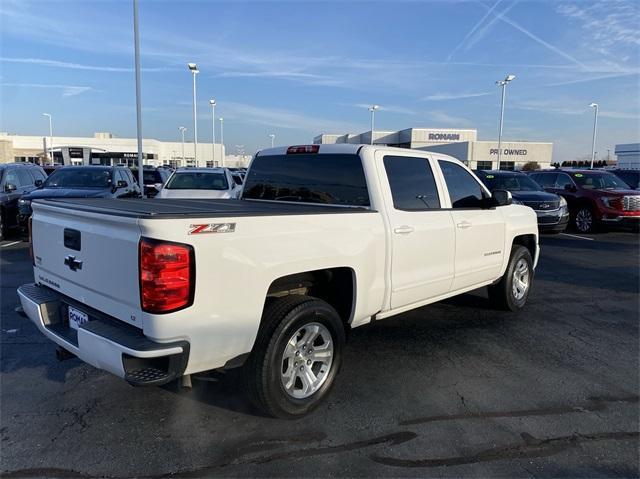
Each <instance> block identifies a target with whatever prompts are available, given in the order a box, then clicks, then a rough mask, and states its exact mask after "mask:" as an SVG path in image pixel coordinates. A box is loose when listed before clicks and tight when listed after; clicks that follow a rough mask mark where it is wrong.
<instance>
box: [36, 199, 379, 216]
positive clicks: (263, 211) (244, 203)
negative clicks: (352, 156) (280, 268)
mask: <svg viewBox="0 0 640 479" xmlns="http://www.w3.org/2000/svg"><path fill="white" fill-rule="evenodd" d="M34 203H36V204H38V203H42V204H46V205H50V206H57V207H60V208H64V209H67V210H77V211H87V212H91V213H100V214H106V215H112V216H126V217H129V218H145V219H153V218H158V219H167V218H206V217H231V216H233V217H237V216H282V215H313V214H325V215H326V214H341V213H371V212H373V210H371V209H368V208H357V207H344V206H331V205H309V204H301V203H285V202H282V201H273V202H270V201H261V200H215V199H193V200H186V199H185V200H182V199H157V198H154V199H149V198H144V199H138V198H128V199H115V198H68V199H48V200H35V201H34Z"/></svg>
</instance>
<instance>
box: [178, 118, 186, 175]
mask: <svg viewBox="0 0 640 479" xmlns="http://www.w3.org/2000/svg"><path fill="white" fill-rule="evenodd" d="M178 130H180V133H182V163H184V164H183V165H182V166H187V163H186V162H185V159H184V132H185V131H187V129H186V128H185V127H184V126H179V127H178Z"/></svg>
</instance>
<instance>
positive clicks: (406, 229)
mask: <svg viewBox="0 0 640 479" xmlns="http://www.w3.org/2000/svg"><path fill="white" fill-rule="evenodd" d="M393 232H394V233H395V234H397V235H406V234H409V233H413V226H407V225H403V226H399V227H398V228H394V230H393Z"/></svg>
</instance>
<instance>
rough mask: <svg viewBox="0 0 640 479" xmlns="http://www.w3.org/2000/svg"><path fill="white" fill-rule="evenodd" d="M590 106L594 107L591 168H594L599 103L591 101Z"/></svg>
mask: <svg viewBox="0 0 640 479" xmlns="http://www.w3.org/2000/svg"><path fill="white" fill-rule="evenodd" d="M589 106H590V107H591V108H593V110H594V115H593V138H592V139H591V169H592V170H593V162H594V161H595V159H596V131H597V129H598V104H597V103H590V104H589Z"/></svg>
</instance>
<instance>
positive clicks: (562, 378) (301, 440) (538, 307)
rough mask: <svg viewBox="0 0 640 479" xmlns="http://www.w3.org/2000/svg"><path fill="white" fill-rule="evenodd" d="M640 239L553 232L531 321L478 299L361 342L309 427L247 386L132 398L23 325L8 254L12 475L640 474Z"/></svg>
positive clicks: (21, 257) (4, 369)
mask: <svg viewBox="0 0 640 479" xmlns="http://www.w3.org/2000/svg"><path fill="white" fill-rule="evenodd" d="M638 238H639V237H638V235H637V234H632V233H626V232H616V233H602V234H597V235H590V236H583V235H576V236H567V235H558V236H552V237H549V236H543V237H542V240H541V245H542V257H541V260H540V264H539V266H538V270H537V274H536V278H535V282H534V286H533V290H532V294H531V296H530V298H529V303H528V305H527V307H526V308H525V310H524V311H522V312H521V313H519V314H512V313H505V312H499V311H495V310H493V309H491V308H490V306H489V305H488V303H487V301H486V294H485V293H484V292H483V291H482V290H480V291H478V292H475V293H474V294H468V295H464V296H461V297H458V298H454V299H451V300H448V301H446V302H443V303H438V304H434V305H431V306H427V307H424V308H421V309H418V310H415V311H412V312H409V313H407V314H403V315H402V316H399V317H396V318H393V319H388V320H383V321H379V322H377V323H376V324H374V325H371V326H365V327H363V328H359V329H356V330H354V331H353V332H352V333H351V334H350V337H349V342H348V346H347V351H346V355H345V360H344V364H343V368H342V371H341V374H340V376H339V377H338V379H337V382H336V384H335V387H334V389H333V392H332V394H331V395H330V397H329V399H328V401H326V402H325V403H324V404H323V405H322V406H321V407H320V408H319V409H317V410H316V411H315V412H313V413H312V414H311V415H310V416H308V417H306V418H304V419H300V420H296V421H284V420H277V419H272V418H267V417H263V416H261V415H259V414H258V413H257V412H256V411H255V410H253V409H252V407H251V406H250V405H249V403H248V401H247V399H246V398H245V396H244V395H243V393H242V390H241V387H240V382H239V380H238V376H237V374H226V375H222V376H219V377H209V378H207V379H208V380H204V379H194V380H193V388H192V389H182V388H180V387H178V386H177V385H169V386H165V387H162V388H133V387H130V386H128V385H127V384H126V383H125V382H123V381H122V380H120V379H118V378H116V377H113V376H111V375H109V374H108V373H104V372H101V371H98V370H96V369H94V368H92V367H90V366H87V365H85V364H83V363H82V362H80V361H79V360H77V359H72V360H68V361H64V362H59V361H57V360H56V359H55V354H54V352H55V347H54V345H53V343H51V342H49V341H48V340H46V339H45V338H44V337H43V336H42V335H41V334H40V333H39V332H38V330H37V329H36V327H35V326H33V325H32V324H31V323H29V322H28V321H27V320H26V319H24V318H22V317H20V316H19V315H18V314H16V313H15V312H14V308H15V306H16V305H17V296H16V293H15V290H16V288H17V287H18V286H19V285H21V284H23V283H26V282H29V281H31V280H32V276H33V275H32V270H31V265H30V260H29V256H28V250H27V248H26V245H25V244H23V243H15V244H10V243H13V242H12V241H5V242H3V243H1V244H0V260H1V265H0V275H1V277H0V286H1V292H2V297H1V310H0V311H1V319H0V327H1V343H0V345H1V349H0V360H1V364H0V471H2V473H1V476H2V477H4V478H19V477H63V478H73V477H78V478H93V477H115V478H125V477H133V476H135V477H178V478H181V477H210V476H224V477H236V476H242V477H247V476H248V477H256V476H278V477H319V476H337V477H345V476H349V477H372V476H382V477H425V476H429V477H524V478H528V477H534V478H538V477H580V478H585V477H638V474H639V472H638V471H639V459H638V446H639V444H638V431H639V427H640V425H639V409H638V406H639V405H638V394H639V361H640V359H639V334H638V333H639V321H638V320H639V316H640V314H639V313H640V312H639V307H640V305H639V295H638V293H639V291H640V284H639V271H640V264H639V263H640V260H639V258H640V255H639V242H638Z"/></svg>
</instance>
